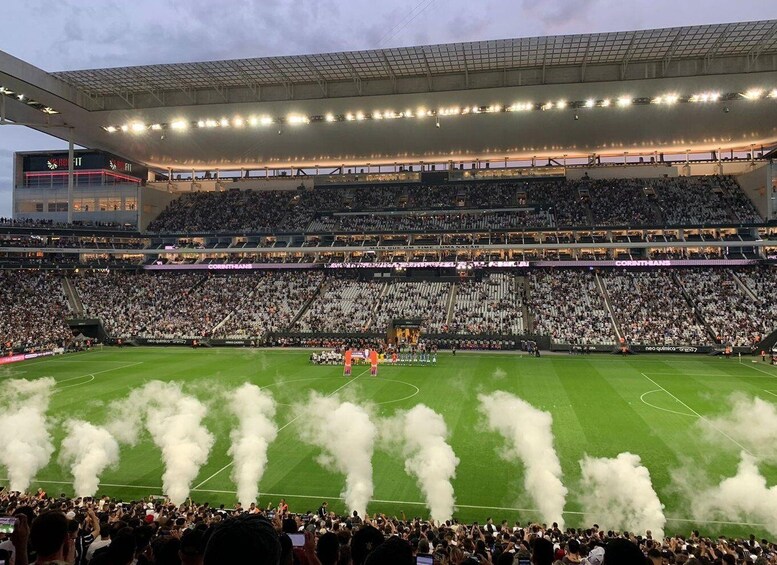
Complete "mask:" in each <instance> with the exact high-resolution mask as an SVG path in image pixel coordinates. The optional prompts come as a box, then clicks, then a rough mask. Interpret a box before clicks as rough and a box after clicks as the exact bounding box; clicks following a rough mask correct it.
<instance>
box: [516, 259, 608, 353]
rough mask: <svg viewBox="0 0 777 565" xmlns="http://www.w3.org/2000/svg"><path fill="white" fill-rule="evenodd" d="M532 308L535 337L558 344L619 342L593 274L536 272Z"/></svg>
mask: <svg viewBox="0 0 777 565" xmlns="http://www.w3.org/2000/svg"><path fill="white" fill-rule="evenodd" d="M528 301H529V309H530V311H531V312H532V313H533V315H534V331H533V333H535V334H541V335H547V336H550V338H551V340H552V341H553V342H555V343H565V344H570V345H574V344H590V345H600V344H611V343H615V332H614V330H613V326H612V321H611V319H610V315H609V313H608V311H607V306H606V304H605V303H604V298H603V297H602V293H601V292H600V290H599V288H598V286H597V284H596V278H595V277H594V274H593V273H592V272H591V271H581V270H573V269H569V270H552V269H546V270H542V271H534V272H532V273H530V275H529V299H528Z"/></svg>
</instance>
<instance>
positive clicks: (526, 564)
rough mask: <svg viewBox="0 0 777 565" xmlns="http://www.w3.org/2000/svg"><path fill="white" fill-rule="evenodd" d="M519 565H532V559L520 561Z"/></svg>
mask: <svg viewBox="0 0 777 565" xmlns="http://www.w3.org/2000/svg"><path fill="white" fill-rule="evenodd" d="M518 565H531V559H519V560H518Z"/></svg>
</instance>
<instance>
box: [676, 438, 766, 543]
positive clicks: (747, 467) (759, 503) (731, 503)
mask: <svg viewBox="0 0 777 565" xmlns="http://www.w3.org/2000/svg"><path fill="white" fill-rule="evenodd" d="M775 508H777V486H772V487H768V486H767V484H766V478H765V477H764V476H763V475H762V474H761V472H760V471H759V470H758V464H757V462H756V459H755V458H754V457H753V456H752V455H749V454H748V453H746V452H744V451H743V452H742V453H741V454H740V461H739V466H738V467H737V474H736V475H735V476H733V477H729V478H727V479H724V480H723V481H721V483H720V484H719V485H717V486H715V487H711V488H709V489H706V490H702V491H701V492H698V491H697V492H696V493H695V495H694V496H693V500H692V503H691V510H692V514H693V517H694V518H695V519H697V520H699V521H700V522H706V521H710V520H715V519H718V520H730V521H740V522H752V523H756V524H763V525H764V526H765V527H766V529H767V530H769V532H770V533H771V534H777V513H775V511H774V509H775Z"/></svg>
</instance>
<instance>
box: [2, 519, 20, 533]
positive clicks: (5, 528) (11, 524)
mask: <svg viewBox="0 0 777 565" xmlns="http://www.w3.org/2000/svg"><path fill="white" fill-rule="evenodd" d="M15 528H16V518H15V517H14V516H0V534H12V533H13V531H14V529H15Z"/></svg>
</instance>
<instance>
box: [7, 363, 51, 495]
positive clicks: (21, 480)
mask: <svg viewBox="0 0 777 565" xmlns="http://www.w3.org/2000/svg"><path fill="white" fill-rule="evenodd" d="M55 384H56V381H55V380H54V379H52V378H50V377H47V378H44V379H35V380H32V381H28V380H26V379H15V380H10V381H6V382H5V383H3V387H2V396H0V431H1V432H2V434H3V446H2V449H0V465H3V466H4V467H5V468H6V469H8V478H9V481H10V488H11V490H16V491H26V490H27V488H28V487H29V486H30V482H31V481H32V478H33V477H34V476H35V473H37V472H38V471H39V470H40V469H41V468H43V467H44V466H45V465H46V464H47V463H48V462H49V459H50V458H51V454H52V453H53V452H54V446H53V445H52V443H51V436H50V435H49V432H48V429H47V425H46V411H47V410H48V407H49V400H50V399H51V392H52V387H53V386H54V385H55Z"/></svg>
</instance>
